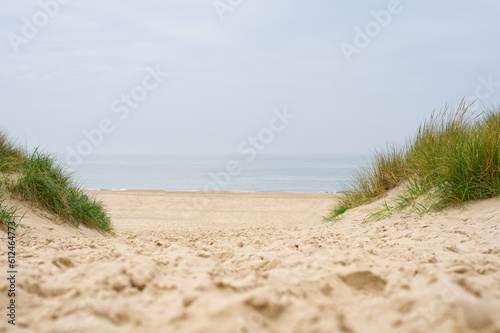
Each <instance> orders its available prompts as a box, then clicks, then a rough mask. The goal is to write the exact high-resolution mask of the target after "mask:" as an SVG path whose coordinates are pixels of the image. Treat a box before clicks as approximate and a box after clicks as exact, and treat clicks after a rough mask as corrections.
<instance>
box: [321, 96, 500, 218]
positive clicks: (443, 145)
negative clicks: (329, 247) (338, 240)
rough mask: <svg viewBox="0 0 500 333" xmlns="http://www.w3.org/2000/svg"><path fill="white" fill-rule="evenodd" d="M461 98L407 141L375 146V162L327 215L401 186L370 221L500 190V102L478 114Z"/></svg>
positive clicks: (337, 215) (489, 195)
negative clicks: (382, 148) (377, 149)
mask: <svg viewBox="0 0 500 333" xmlns="http://www.w3.org/2000/svg"><path fill="white" fill-rule="evenodd" d="M469 107H470V105H467V104H466V103H465V102H462V103H461V104H460V105H459V106H458V108H457V110H455V111H454V112H451V111H450V110H449V109H448V108H445V109H444V111H442V112H440V113H438V114H434V115H433V116H432V117H431V118H430V119H429V120H427V121H425V122H424V123H423V124H421V125H420V126H419V128H418V131H417V133H416V135H415V136H414V137H413V138H412V139H411V140H409V141H408V142H407V143H406V144H405V145H402V146H390V147H389V148H388V149H386V150H385V151H383V152H376V153H375V154H374V155H373V157H372V161H371V162H372V163H371V165H370V167H368V168H365V169H363V170H362V171H361V172H359V173H358V174H356V175H355V177H354V179H353V182H352V183H351V185H350V187H348V188H347V189H346V190H345V191H344V192H343V194H342V195H341V197H340V199H339V202H338V204H337V206H336V207H334V209H333V210H332V211H331V214H330V215H329V216H328V217H326V219H327V220H330V221H331V220H337V219H339V218H340V217H341V216H342V214H343V213H344V212H345V211H346V210H347V209H350V208H354V207H357V206H360V205H363V204H366V203H369V202H372V201H374V200H376V199H379V198H382V197H384V196H385V195H386V194H387V192H388V191H389V190H391V189H393V188H395V187H398V186H401V190H400V193H399V194H398V195H397V198H396V199H395V200H393V201H392V202H391V203H388V202H384V203H383V205H382V206H381V207H380V209H379V210H377V211H374V212H372V213H371V214H370V215H369V216H367V218H366V219H365V221H370V220H380V219H384V218H387V217H390V216H392V215H393V214H394V213H395V212H397V211H406V212H408V213H418V214H420V215H422V214H425V213H426V212H429V211H438V210H442V209H444V208H447V207H449V206H452V205H456V204H463V203H465V202H468V201H472V200H480V199H487V198H492V197H496V196H499V195H500V107H498V108H496V109H493V110H488V111H486V112H483V113H482V114H481V115H476V114H474V113H473V112H470V110H469Z"/></svg>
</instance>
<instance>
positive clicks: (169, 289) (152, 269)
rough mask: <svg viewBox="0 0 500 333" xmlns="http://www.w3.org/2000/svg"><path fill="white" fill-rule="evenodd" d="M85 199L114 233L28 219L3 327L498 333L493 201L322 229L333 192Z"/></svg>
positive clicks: (498, 226)
mask: <svg viewBox="0 0 500 333" xmlns="http://www.w3.org/2000/svg"><path fill="white" fill-rule="evenodd" d="M94 194H96V195H97V196H98V197H99V198H101V199H102V200H104V202H105V203H106V204H107V205H108V207H109V210H110V212H111V213H112V214H113V223H114V225H115V227H116V232H117V235H116V236H115V237H104V236H102V235H100V234H98V233H96V232H94V231H90V230H87V229H85V228H81V229H78V230H77V229H75V228H73V227H71V226H67V225H59V224H58V223H57V221H56V222H53V221H50V220H48V219H47V216H40V215H43V214H40V213H38V214H36V213H34V212H28V214H27V215H26V218H25V220H24V223H25V225H26V231H27V234H25V235H24V236H22V237H21V236H19V237H18V252H17V254H18V266H19V281H18V289H19V298H18V302H19V313H18V325H17V326H16V328H15V329H12V327H11V326H10V325H8V324H7V323H6V321H7V320H6V319H5V318H4V319H2V320H1V321H0V332H16V331H18V332H54V333H55V332H72V333H73V332H94V333H95V332H235V333H239V332H280V333H281V332H492V333H493V332H494V333H498V332H500V315H499V314H500V200H499V199H492V200H487V201H483V202H479V203H474V204H471V205H469V206H468V208H467V210H459V209H451V210H448V211H446V212H442V213H433V214H429V215H426V216H424V217H422V218H420V217H415V216H410V217H404V216H396V217H393V218H391V219H388V220H385V221H382V222H375V223H369V224H361V220H362V218H363V217H364V215H365V214H366V212H367V211H368V209H370V208H371V207H370V206H367V207H361V208H358V209H355V210H352V211H351V212H349V213H348V214H347V215H346V217H345V218H344V219H343V220H342V221H341V222H338V223H328V224H323V223H321V216H322V214H324V213H326V211H327V210H328V208H330V206H331V205H332V203H333V200H334V196H332V195H321V194H290V193H269V194H258V193H224V192H223V193H216V194H213V193H212V194H208V193H201V192H199V193H196V192H193V193H182V192H178V193H167V192H154V191H124V192H94ZM372 205H374V204H372ZM0 252H1V254H0V255H1V256H2V257H3V258H6V256H7V249H6V244H4V245H3V246H2V248H1V250H0ZM0 289H1V292H0V304H7V302H8V300H7V296H6V294H7V289H8V286H7V281H6V280H5V279H3V280H0ZM2 313H3V314H4V313H5V310H3V312H2ZM3 317H5V316H4V315H3Z"/></svg>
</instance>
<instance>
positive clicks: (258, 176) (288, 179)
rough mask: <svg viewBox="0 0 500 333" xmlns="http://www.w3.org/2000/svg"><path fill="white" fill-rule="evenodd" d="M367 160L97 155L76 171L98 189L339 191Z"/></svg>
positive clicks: (359, 157)
mask: <svg viewBox="0 0 500 333" xmlns="http://www.w3.org/2000/svg"><path fill="white" fill-rule="evenodd" d="M228 163H229V171H231V173H232V174H230V173H229V172H228ZM367 163H368V156H367V155H355V154H349V155H328V156H325V155H322V156H311V155H307V156H305V155H293V156H290V155H287V156H259V157H257V158H256V159H255V160H253V161H248V160H245V159H242V158H241V157H239V156H144V155H115V156H109V155H106V156H104V155H103V156H98V155H93V156H88V157H86V158H85V159H84V160H83V162H82V163H81V164H80V165H78V166H77V167H76V168H74V169H73V170H72V173H73V174H74V175H75V176H76V177H77V179H79V181H80V185H81V186H82V187H83V188H86V189H94V190H103V189H107V190H124V189H128V190H164V191H202V190H220V191H250V192H307V193H337V192H339V191H341V190H342V185H343V184H345V183H346V182H348V181H349V179H350V176H352V174H353V172H354V171H356V170H357V169H359V168H360V167H362V166H365V165H367ZM233 170H235V171H233Z"/></svg>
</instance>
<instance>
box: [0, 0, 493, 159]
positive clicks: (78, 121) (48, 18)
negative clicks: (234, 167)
mask: <svg viewBox="0 0 500 333" xmlns="http://www.w3.org/2000/svg"><path fill="white" fill-rule="evenodd" d="M41 3H44V4H46V5H44V6H42V7H44V8H42V7H41V5H40V4H41ZM54 3H55V0H45V1H41V2H38V1H21V0H16V1H2V3H1V5H0V7H1V10H0V32H1V35H2V38H1V40H0V50H1V54H0V70H1V76H0V94H1V98H0V110H1V111H0V112H1V118H0V128H1V129H3V130H5V131H7V132H8V133H9V134H10V135H11V136H12V137H13V138H15V139H16V140H18V142H20V143H22V144H23V145H25V144H26V145H28V146H29V147H33V146H41V147H43V148H44V149H47V150H49V151H53V152H57V153H64V152H65V151H66V150H67V149H69V148H71V149H75V150H76V149H77V148H78V145H79V144H81V142H82V141H85V140H87V141H89V140H88V139H86V137H85V135H84V134H83V131H85V130H87V131H92V130H93V129H96V128H98V127H99V126H102V127H103V129H104V130H106V132H102V130H100V131H101V134H102V140H101V138H99V135H97V134H95V132H92V133H94V134H95V136H94V141H95V142H94V143H91V145H92V147H91V149H92V154H100V153H161V154H197V153H230V154H232V153H235V152H236V151H237V148H238V146H239V145H240V144H241V143H242V142H245V141H246V140H248V139H247V138H248V137H249V136H252V135H257V134H259V133H261V132H262V130H263V129H265V128H266V127H267V128H268V127H269V125H270V122H271V120H272V119H273V117H275V113H274V112H275V111H273V110H275V109H278V110H281V111H280V112H283V110H284V108H285V107H286V110H287V112H288V113H290V114H293V115H295V116H296V118H295V119H293V120H292V119H291V118H290V120H289V121H288V124H286V128H284V129H283V130H280V131H279V132H277V131H274V132H273V136H274V139H273V140H270V142H269V143H266V151H267V152H269V153H346V152H367V151H370V150H372V149H373V148H375V147H379V148H380V147H383V146H384V145H385V144H386V143H387V142H393V141H402V140H404V139H405V138H406V137H408V136H409V135H410V134H411V133H412V132H413V131H414V130H415V129H416V126H417V124H418V122H419V121H421V120H423V119H425V118H426V117H427V116H428V115H429V114H430V113H431V112H432V111H433V110H435V109H440V108H441V107H442V106H444V104H446V103H448V104H455V103H458V102H459V101H460V99H461V98H463V97H465V96H468V97H469V98H470V99H473V98H478V99H479V101H478V105H479V106H480V108H481V107H482V105H487V106H492V105H495V104H496V103H498V102H499V101H500V94H499V93H500V66H499V59H500V43H499V41H500V40H499V39H500V37H499V36H500V20H499V19H498V18H499V17H500V2H499V1H498V0H478V1H470V0H468V1H465V0H442V1H422V0H421V1H408V0H406V1H404V0H402V1H400V2H398V1H397V0H396V1H394V0H392V1H374V0H370V1H367V0H364V1H362V0H358V1H350V2H348V1H332V0H317V1H303V0H266V1H264V0H241V1H238V0H220V1H212V0H168V1H149V0H141V1H123V0H120V1H118V0H106V1H96V0H72V1H68V0H65V1H62V0H60V1H59V2H58V7H59V8H57V7H55V6H54ZM376 13H378V14H376ZM155 71H160V72H162V73H164V72H168V75H165V74H158V73H157V74H155V75H153V76H152V75H151V72H155ZM155 77H156V80H155ZM146 88H147V89H146ZM144 93H146V94H147V96H145V95H144ZM132 94H135V95H134V96H135V97H130V98H132V100H131V101H129V102H128V103H131V104H128V105H129V106H127V104H125V103H126V102H124V101H123V100H122V98H127V97H126V96H127V95H129V96H131V95H132ZM124 96H125V97H124ZM474 96H475V97H474ZM134 98H135V100H134ZM130 105H133V107H132V106H130ZM103 122H104V123H103ZM281 125H282V124H280V125H279V128H280V129H282V127H281ZM275 127H276V126H275ZM264 131H265V130H264ZM264 134H266V135H268V136H267V137H266V140H268V139H269V132H266V133H264ZM268 141H269V140H268ZM68 147H69V148H68ZM82 147H83V146H82ZM82 147H80V148H82ZM83 148H85V149H87V148H88V146H87V147H83ZM83 148H82V149H83Z"/></svg>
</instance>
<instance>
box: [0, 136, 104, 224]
mask: <svg viewBox="0 0 500 333" xmlns="http://www.w3.org/2000/svg"><path fill="white" fill-rule="evenodd" d="M1 137H2V138H5V137H4V136H1ZM11 152H14V153H11ZM9 156H14V157H9ZM4 163H5V164H4ZM0 170H2V173H3V174H4V176H5V180H4V183H3V185H4V187H5V189H4V190H6V191H7V192H10V194H11V196H13V197H14V198H17V199H20V200H23V201H26V202H29V203H31V204H32V205H34V206H35V207H38V208H41V209H44V210H46V211H48V212H50V213H52V214H54V215H56V216H58V217H60V218H61V219H62V220H64V221H68V222H70V223H71V224H73V225H75V226H77V225H79V224H83V225H85V226H87V227H90V228H94V229H97V230H99V231H102V232H112V231H113V228H112V225H111V221H110V218H109V217H108V215H107V213H106V211H105V209H104V206H103V204H102V203H101V202H99V201H96V200H95V199H91V198H89V197H88V196H87V195H85V194H84V193H83V192H82V190H81V189H80V187H79V186H78V185H77V184H76V183H75V182H74V181H73V180H72V179H71V177H70V176H69V175H67V174H66V173H65V171H64V169H63V167H62V166H61V165H59V164H58V163H57V162H56V161H55V159H54V158H53V157H52V156H50V155H46V154H42V153H40V152H39V151H38V150H35V151H34V152H33V153H32V154H25V153H23V152H22V151H21V150H16V148H15V147H14V146H13V145H11V144H10V143H8V141H6V140H5V141H0ZM8 212H9V211H8V210H7V213H8ZM10 212H12V211H10ZM14 214H15V212H14ZM8 216H9V215H6V217H8Z"/></svg>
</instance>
